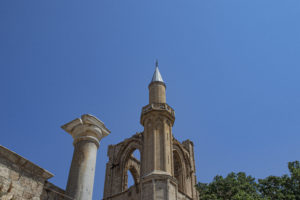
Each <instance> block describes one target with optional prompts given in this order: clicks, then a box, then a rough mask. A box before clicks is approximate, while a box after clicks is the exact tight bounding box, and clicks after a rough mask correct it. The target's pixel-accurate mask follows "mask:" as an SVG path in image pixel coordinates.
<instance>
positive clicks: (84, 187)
mask: <svg viewBox="0 0 300 200" xmlns="http://www.w3.org/2000/svg"><path fill="white" fill-rule="evenodd" d="M62 129H64V130H65V131H66V132H68V133H69V134H71V135H72V137H73V139H74V142H73V145H74V153H73V159H72V164H71V168H70V171H69V178H68V183H67V189H66V194H67V195H69V196H71V197H73V198H74V199H75V200H92V195H93V186H94V176H95V167H96V158H97V150H98V148H99V143H100V140H101V139H102V138H103V137H105V136H107V135H108V134H109V133H110V131H109V130H108V129H107V128H106V127H105V126H104V124H103V122H101V121H100V120H99V119H97V118H96V117H94V116H92V115H88V114H85V115H82V116H81V118H78V119H75V120H73V121H71V122H69V123H67V124H65V125H63V126H62Z"/></svg>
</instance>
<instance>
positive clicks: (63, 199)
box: [40, 181, 72, 200]
mask: <svg viewBox="0 0 300 200" xmlns="http://www.w3.org/2000/svg"><path fill="white" fill-rule="evenodd" d="M40 199H41V200H72V198H71V197H68V196H67V195H66V194H65V190H63V189H61V188H59V187H57V186H56V185H53V184H52V183H50V182H48V181H46V182H45V184H44V188H43V192H42V195H41V198H40Z"/></svg>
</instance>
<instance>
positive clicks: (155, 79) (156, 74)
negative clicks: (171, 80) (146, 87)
mask: <svg viewBox="0 0 300 200" xmlns="http://www.w3.org/2000/svg"><path fill="white" fill-rule="evenodd" d="M152 82H162V83H164V80H163V79H162V76H161V74H160V72H159V69H158V60H157V59H156V62H155V71H154V74H153V77H152V81H151V83H152Z"/></svg>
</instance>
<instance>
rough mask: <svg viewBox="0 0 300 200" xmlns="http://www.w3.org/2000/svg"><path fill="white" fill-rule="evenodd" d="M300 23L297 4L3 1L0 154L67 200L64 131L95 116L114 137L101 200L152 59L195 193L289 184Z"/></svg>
mask: <svg viewBox="0 0 300 200" xmlns="http://www.w3.org/2000/svg"><path fill="white" fill-rule="evenodd" d="M299 19H300V1H299V0H286V1H283V0H226V1H225V0H188V1H186V0H185V1H183V0H181V1H179V0H172V1H171V0H165V1H158V0H150V1H136V0H127V1H120V0H119V1H117V0H101V1H100V0H89V1H78V0H64V1H62V0H51V1H40V0H28V1H24V0H2V1H0V27H1V29H0V66H1V73H0V89H1V98H0V113H1V115H0V121H1V122H0V124H1V141H0V143H1V145H4V146H6V147H8V148H9V149H11V150H13V151H15V152H17V153H19V154H21V155H22V156H24V157H26V158H28V159H29V160H31V161H33V162H35V163H37V164H38V165H40V166H41V167H43V168H45V169H47V170H49V171H50V172H52V173H54V174H55V177H54V178H52V179H50V181H51V182H53V183H55V184H56V185H58V186H60V187H62V188H65V185H66V181H67V176H68V170H69V166H70V163H71V159H72V153H73V146H72V138H71V136H70V135H68V134H67V133H65V132H64V131H63V130H62V129H61V128H60V126H61V125H63V124H65V123H67V122H69V121H71V120H73V119H75V118H77V117H79V116H80V115H81V114H84V113H90V114H93V115H95V116H96V117H98V118H99V119H101V120H102V121H103V122H104V123H105V124H106V126H107V127H108V128H109V129H110V130H111V134H110V135H109V136H108V137H106V138H104V139H103V140H102V142H101V146H100V149H99V151H98V158H97V159H98V160H97V169H96V177H95V187H94V199H100V198H101V197H102V194H103V187H104V186H103V185H104V174H105V163H106V162H107V156H106V152H107V146H108V145H109V144H116V143H118V142H120V141H122V140H124V139H125V138H128V137H130V136H131V135H133V134H135V133H136V132H140V131H142V130H143V127H142V126H141V125H140V124H139V117H140V112H141V108H142V106H144V105H146V104H147V103H148V89H147V87H148V84H149V82H150V80H151V77H152V74H153V72H154V66H155V60H156V59H158V60H159V65H160V71H161V73H162V76H163V78H164V80H165V82H166V84H167V102H168V104H169V105H171V106H172V107H173V108H174V109H175V112H176V121H175V125H174V128H173V134H174V136H175V137H176V138H178V139H179V140H180V141H183V140H185V139H191V140H192V141H194V145H195V157H196V167H197V178H198V181H201V182H209V181H211V180H212V178H213V177H214V176H215V175H217V174H221V175H226V174H228V173H229V172H231V171H235V172H238V171H245V172H246V173H247V174H250V175H253V176H255V177H256V178H263V177H266V176H268V175H282V174H284V173H287V162H288V161H294V160H300V148H299V147H300V142H299V141H300V134H299V132H300V94H299V91H300V79H299V74H300V56H299V55H300V25H299Z"/></svg>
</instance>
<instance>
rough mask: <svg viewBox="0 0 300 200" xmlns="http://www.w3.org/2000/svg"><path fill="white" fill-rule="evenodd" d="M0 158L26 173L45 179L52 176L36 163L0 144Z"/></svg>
mask: <svg viewBox="0 0 300 200" xmlns="http://www.w3.org/2000/svg"><path fill="white" fill-rule="evenodd" d="M0 158H4V159H6V160H7V161H8V162H9V163H10V164H11V165H12V167H17V168H19V169H22V170H24V171H26V172H27V173H29V174H32V175H33V176H36V177H39V178H42V179H44V180H47V179H49V178H51V177H53V176H54V175H53V174H52V173H50V172H49V171H47V170H45V169H43V168H41V167H39V166H37V165H36V164H34V163H32V162H31V161H29V160H27V159H26V158H24V157H22V156H20V155H19V154H17V153H15V152H13V151H11V150H9V149H7V148H6V147H4V146H2V145H0Z"/></svg>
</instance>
